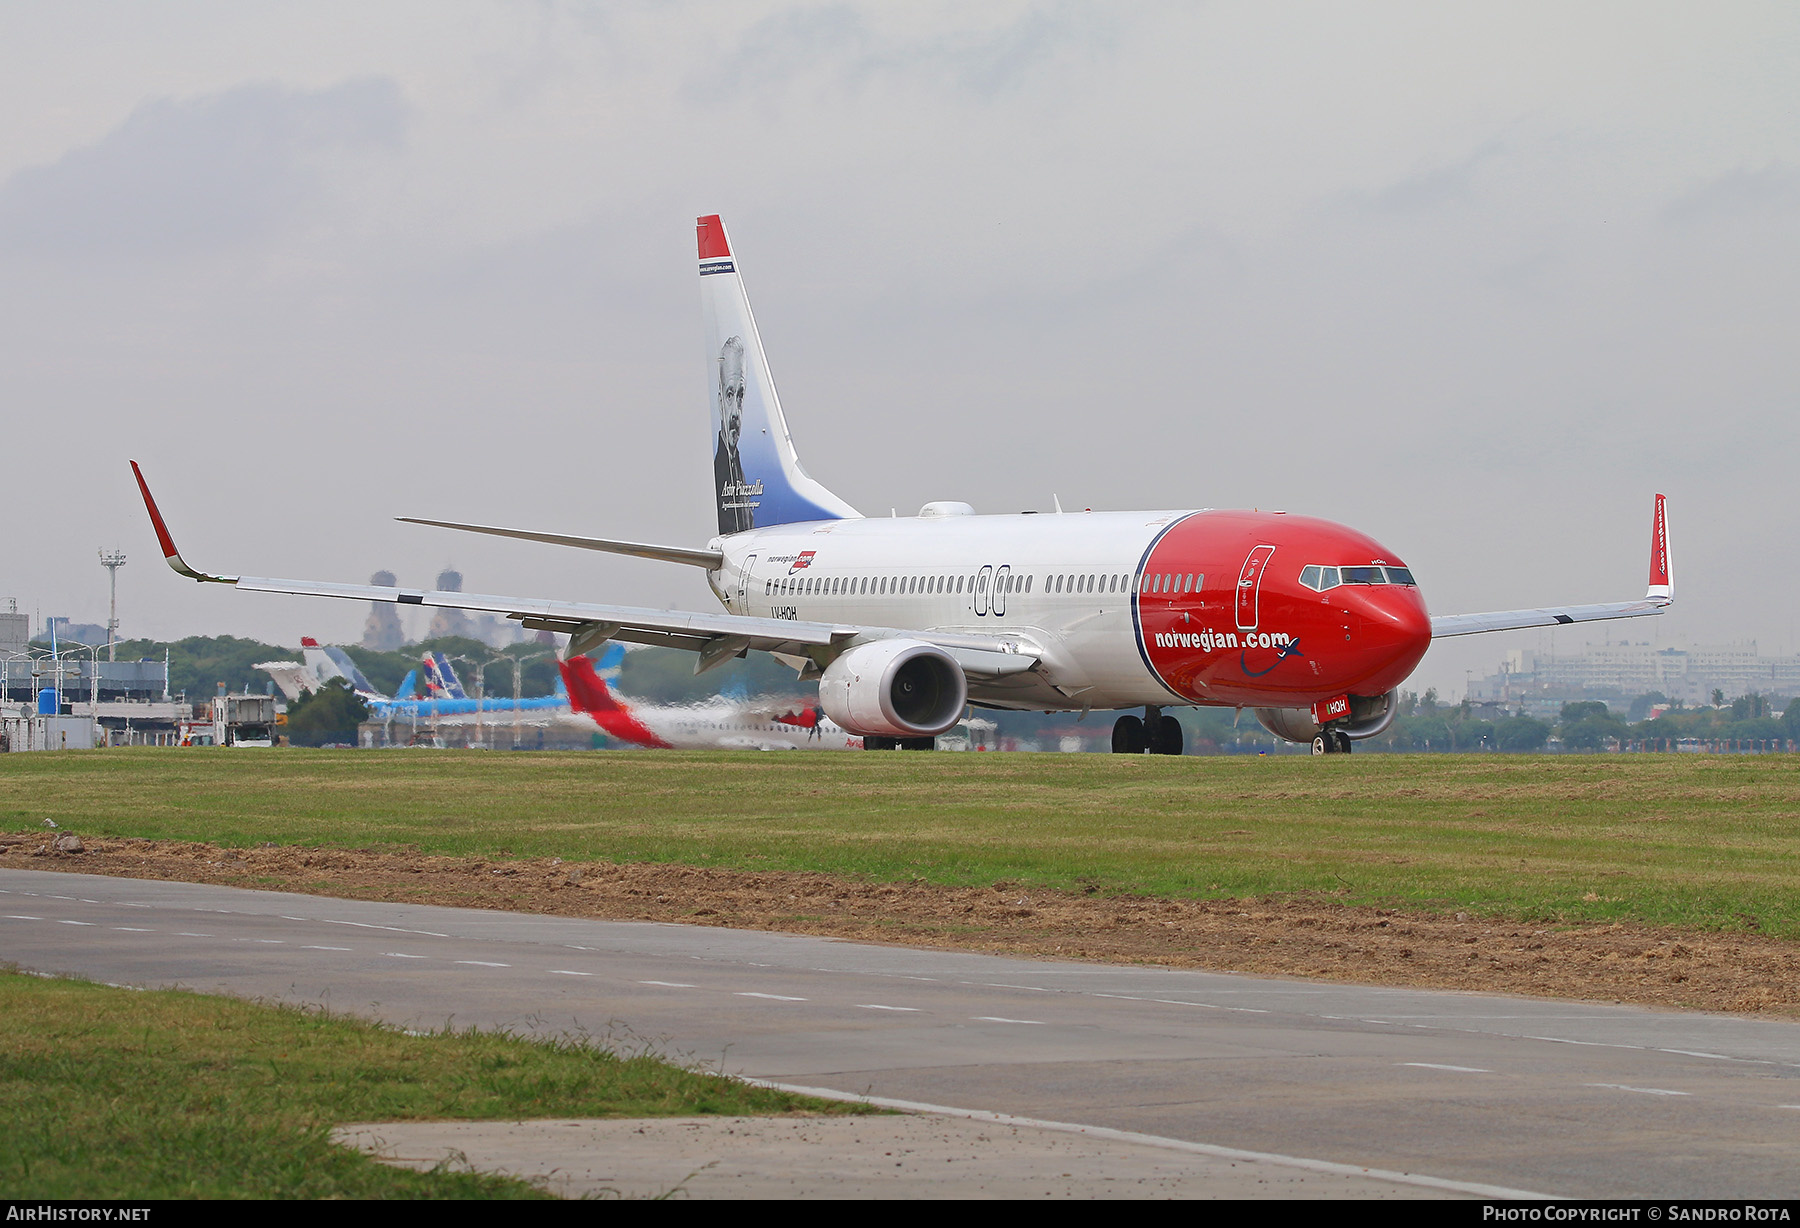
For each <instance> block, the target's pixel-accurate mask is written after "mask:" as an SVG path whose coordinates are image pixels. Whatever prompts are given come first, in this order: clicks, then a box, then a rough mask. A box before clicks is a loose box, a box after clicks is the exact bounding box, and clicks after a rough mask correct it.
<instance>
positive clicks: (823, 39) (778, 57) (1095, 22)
mask: <svg viewBox="0 0 1800 1228" xmlns="http://www.w3.org/2000/svg"><path fill="white" fill-rule="evenodd" d="M889 16H890V18H891V14H890V15H889ZM909 24H913V25H914V28H911V29H908V28H905V27H906V26H907V25H909ZM1114 27H1115V21H1114V19H1112V18H1111V17H1109V16H1106V15H1104V14H1102V15H1096V14H1093V13H1089V12H1086V11H1085V10H1082V9H1081V8H1079V7H1072V6H1069V5H1064V4H1054V3H1052V4H1031V5H1027V6H1025V7H1024V8H1023V9H1021V10H1019V11H1017V12H1016V13H1014V14H1013V15H1011V16H1010V17H1008V18H1007V19H1004V20H1002V21H1000V22H999V23H997V24H996V23H992V22H991V21H990V19H989V18H988V17H987V16H985V15H982V14H979V13H977V14H973V15H971V14H962V15H960V16H959V17H957V18H954V19H953V20H952V22H951V23H950V24H949V25H948V28H946V26H945V24H943V23H939V22H931V23H926V24H925V25H924V26H922V27H921V26H918V25H916V24H915V23H907V22H905V21H893V20H888V21H885V22H883V23H882V24H880V25H877V24H876V23H873V22H871V21H870V20H869V19H868V18H866V17H865V16H864V14H863V12H862V11H859V8H858V7H857V6H853V5H849V4H825V5H816V6H803V7H799V8H794V9H785V10H782V11H780V12H777V13H775V14H773V15H771V16H769V17H766V18H763V19H762V20H760V21H757V22H756V23H754V24H753V25H751V26H750V27H749V28H748V29H746V30H745V31H744V32H743V33H742V35H741V36H739V37H738V38H736V39H735V40H734V42H733V45H732V46H731V48H730V50H729V52H728V53H726V54H725V55H723V56H722V57H721V58H718V59H715V60H713V61H711V62H710V63H709V64H708V65H707V66H706V67H705V68H704V69H703V70H702V71H701V72H700V73H698V74H697V75H696V76H695V78H694V79H693V81H692V82H691V84H690V87H689V93H690V95H691V96H692V97H693V98H694V99H695V100H696V101H699V102H701V103H721V102H727V101H731V100H734V99H738V98H741V97H744V96H747V95H752V94H757V93H765V92H766V91H767V90H768V88H769V85H770V83H771V82H790V83H791V82H798V81H802V80H812V81H813V82H814V83H815V84H823V86H824V87H825V89H826V90H827V91H828V92H832V93H841V94H855V93H857V92H859V91H860V90H861V89H862V88H863V87H864V86H866V85H868V84H870V83H871V82H876V81H889V80H895V79H899V80H907V79H910V80H912V81H915V82H921V83H925V84H928V85H929V86H931V87H933V88H940V89H941V88H948V89H951V90H953V91H956V92H958V93H961V94H965V95H969V96H973V97H978V98H984V99H991V98H993V97H995V96H997V95H1000V94H1003V93H1005V92H1007V91H1009V90H1012V89H1015V88H1018V87H1020V86H1021V85H1023V84H1024V83H1025V82H1027V81H1030V80H1033V79H1035V78H1037V77H1039V76H1040V75H1042V74H1044V73H1045V72H1048V71H1051V70H1052V69H1053V67H1054V66H1055V65H1057V64H1058V63H1059V62H1062V61H1064V60H1066V59H1067V58H1069V57H1070V56H1072V55H1074V56H1090V55H1094V54H1098V53H1104V52H1107V51H1110V50H1111V49H1113V47H1114V46H1115V42H1116V38H1115V35H1116V31H1115V28H1114Z"/></svg>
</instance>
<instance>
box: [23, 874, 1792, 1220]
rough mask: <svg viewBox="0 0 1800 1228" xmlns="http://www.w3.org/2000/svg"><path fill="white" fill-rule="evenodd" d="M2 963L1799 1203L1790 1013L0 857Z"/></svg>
mask: <svg viewBox="0 0 1800 1228" xmlns="http://www.w3.org/2000/svg"><path fill="white" fill-rule="evenodd" d="M0 958H4V959H6V960H9V961H12V962H14V963H16V964H18V965H19V966H21V967H24V968H29V969H33V970H37V971H44V972H53V973H67V974H71V975H77V976H82V977H87V978H90V979H94V980H101V981H109V982H113V983H118V984H129V985H149V986H160V985H181V986H185V987H187V988H191V989H196V990H201V991H206V992H220V993H230V994H237V995H241V996H252V997H260V998H265V999H270V1000H281V1001H289V1002H305V1003H324V1004H327V1005H329V1006H330V1007H331V1008H332V1009H334V1010H339V1011H345V1012H354V1013H361V1014H368V1015H371V1016H375V1017H378V1018H382V1019H386V1020H388V1021H390V1022H394V1023H399V1024H405V1025H409V1026H416V1027H439V1026H442V1025H443V1024H445V1023H446V1022H447V1021H448V1022H453V1023H454V1024H456V1025H458V1026H483V1027H491V1026H498V1027H508V1028H512V1029H515V1030H518V1031H522V1032H569V1031H576V1032H581V1033H586V1034H589V1035H592V1036H595V1037H598V1038H606V1039H611V1040H612V1041H614V1042H623V1043H626V1044H630V1043H635V1042H639V1041H641V1042H648V1043H651V1044H653V1045H655V1046H656V1047H658V1048H659V1049H660V1050H662V1051H663V1052H665V1053H667V1054H669V1055H671V1056H673V1057H676V1058H682V1059H689V1060H694V1061H699V1062H704V1063H707V1064H711V1065H717V1066H722V1067H723V1068H724V1069H725V1070H727V1071H729V1072H731V1073H734V1074H741V1075H746V1076H749V1077H755V1078H761V1079H766V1080H770V1081H773V1082H778V1083H782V1084H785V1085H790V1086H800V1087H812V1088H822V1089H831V1090H833V1091H836V1092H840V1093H852V1094H857V1093H861V1094H870V1095H873V1096H876V1097H881V1098H886V1099H890V1100H900V1101H907V1102H914V1103H922V1104H930V1105H941V1106H949V1107H954V1108H958V1109H964V1110H977V1111H985V1112H997V1113H1004V1114H1014V1115H1018V1116H1020V1117H1025V1118H1031V1119H1039V1120H1047V1121H1054V1122H1060V1123H1076V1124H1080V1125H1085V1126H1092V1127H1099V1128H1102V1129H1106V1130H1112V1131H1121V1132H1129V1133H1132V1134H1136V1135H1143V1136H1150V1137H1151V1138H1153V1139H1166V1140H1173V1141H1174V1145H1176V1146H1183V1145H1185V1146H1186V1147H1188V1148H1190V1149H1192V1148H1195V1147H1197V1148H1199V1149H1201V1150H1202V1151H1205V1152H1206V1153H1207V1154H1217V1155H1227V1154H1230V1153H1233V1152H1237V1153H1241V1152H1254V1153H1261V1154H1263V1155H1265V1156H1267V1157H1268V1158H1269V1162H1277V1163H1279V1164H1281V1165H1283V1166H1285V1167H1288V1168H1293V1169H1296V1170H1299V1171H1317V1172H1338V1171H1342V1170H1341V1169H1340V1168H1339V1166H1351V1167H1352V1168H1373V1169H1380V1170H1385V1173H1386V1174H1388V1175H1400V1174H1408V1175H1410V1176H1409V1177H1408V1178H1406V1179H1405V1181H1404V1182H1403V1183H1408V1182H1421V1183H1422V1184H1423V1185H1424V1186H1426V1187H1430V1188H1441V1189H1447V1190H1456V1189H1462V1190H1464V1191H1465V1192H1486V1191H1487V1190H1490V1189H1496V1188H1498V1189H1510V1190H1516V1191H1521V1192H1537V1193H1544V1194H1553V1195H1565V1196H1576V1197H1686V1198H1697V1197H1717V1198H1726V1197H1734V1198H1738V1197H1742V1198H1748V1197H1755V1198H1779V1197H1793V1196H1794V1195H1795V1194H1796V1192H1797V1191H1800V1024H1795V1023H1788V1022H1783V1021H1774V1020H1759V1019H1754V1018H1742V1017H1733V1016H1720V1015H1704V1014H1687V1013H1674V1012H1657V1011H1650V1010H1644V1009H1640V1008H1635V1007H1622V1006H1600V1005H1588V1004H1580V1003H1568V1002H1542V1001H1533V1000H1527V999H1517V998H1500V997H1488V996H1482V995H1476V994H1461V993H1431V992H1424V991H1416V990H1400V989H1378V988H1367V987H1356V986H1343V985H1332V984H1324V983H1313V982H1302V981H1283V980H1270V979H1259V978H1254V977H1242V976H1231V975H1222V974H1209V973H1200V972H1189V971H1170V970H1160V969H1147V968H1133V967H1113V966H1107V965H1094V964H1075V963H1055V962H1048V961H1028V960H1016V959H1003V958H996V957H991V956H981V955H971V954H963V953H957V952H945V951H930V950H914V949H909V948H901V947H877V946H868V945H862V944H857V943H849V942H840V941H833V940H826V939H818V938H809V937H802V936H794V935H783V934H767V933H756V932H745V931H736V930H725V929H715V928H705V927H696V926H679V925H666V924H655V923H627V922H604V921H588V920H579V919H573V918H565V917H540V916H527V915H521V914H514V913H498V912H483V911H476V910H464V909H448V908H431V907H425V906H419V905H404V904H379V903H365V902H358V901H346V900H333V899H324V898H318V897H310V896H299V895H286V894H279V893H274V892H255V891H242V890H235V889H231V888H222V887H206V886H199V885H194V884H186V883H165V882H150V881H140V880H133V879H121V878H105V877H100V876H95V875H84V874H82V875H78V874H57V873H47V872H34V871H17V870H0Z"/></svg>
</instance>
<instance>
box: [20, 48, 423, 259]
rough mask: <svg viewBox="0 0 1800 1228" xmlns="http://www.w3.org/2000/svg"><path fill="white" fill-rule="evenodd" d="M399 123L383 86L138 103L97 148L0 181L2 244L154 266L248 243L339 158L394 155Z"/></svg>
mask: <svg viewBox="0 0 1800 1228" xmlns="http://www.w3.org/2000/svg"><path fill="white" fill-rule="evenodd" d="M405 115H406V108H405V104H404V103H403V101H402V99H401V97H400V92H399V90H398V88H397V87H396V86H395V84H394V83H393V82H392V81H390V80H386V79H364V80H357V81H348V82H345V83H343V84H341V85H337V86H333V87H331V88H329V89H324V90H318V91H310V92H309V91H301V90H291V89H287V88H284V87H282V86H277V85H245V86H240V87H238V88H235V89H231V90H227V91H224V92H222V93H217V94H210V95H206V96H203V97H199V98H188V99H171V98H165V99H158V100H156V101H152V102H147V103H145V104H144V105H142V106H140V107H139V108H138V109H137V110H135V111H134V112H132V114H131V115H130V117H129V118H127V119H126V120H125V122H124V123H122V124H120V125H119V126H118V127H117V128H115V129H114V130H113V131H112V132H110V133H108V134H107V135H106V136H104V137H102V138H101V139H100V140H99V141H98V142H97V143H95V144H93V145H89V146H87V147H85V148H81V149H76V150H73V151H71V152H70V153H68V154H65V155H64V156H63V157H62V158H60V159H58V160H57V161H55V162H52V163H50V164H48V165H45V166H35V167H29V168H27V169H25V170H22V171H19V172H18V173H17V174H15V175H13V176H12V177H11V178H10V179H9V180H8V181H7V182H6V183H5V184H4V185H3V186H0V246H5V247H8V248H12V249H15V250H20V249H23V250H26V251H30V252H33V253H35V254H37V255H40V256H47V257H52V258H73V259H81V258H83V257H99V258H104V259H119V258H126V259H155V258H165V257H180V256H187V255H191V254H193V253H196V252H200V251H206V250H214V249H218V248H221V247H229V246H237V245H242V244H245V243H249V242H253V241H255V240H257V239H260V238H263V237H265V236H266V235H268V234H269V233H270V232H272V231H274V230H276V229H278V228H280V227H281V226H282V225H283V224H284V223H286V222H287V221H288V220H289V219H290V218H292V217H293V216H294V215H296V214H297V213H300V212H302V211H303V210H304V209H305V208H306V206H307V205H308V204H309V203H310V202H311V201H313V200H315V199H316V198H317V196H318V195H319V193H320V192H321V190H323V187H324V180H325V179H326V175H325V174H324V173H323V172H324V171H325V169H326V167H327V166H328V165H329V164H330V163H331V162H332V161H333V160H334V159H337V158H340V157H342V156H343V155H345V154H357V153H366V152H370V151H376V152H381V151H390V150H393V149H396V148H397V147H398V146H399V145H400V143H401V140H402V133H403V129H404V123H405Z"/></svg>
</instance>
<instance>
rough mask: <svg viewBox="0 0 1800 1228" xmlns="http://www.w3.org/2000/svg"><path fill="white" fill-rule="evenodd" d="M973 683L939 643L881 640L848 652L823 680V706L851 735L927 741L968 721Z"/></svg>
mask: <svg viewBox="0 0 1800 1228" xmlns="http://www.w3.org/2000/svg"><path fill="white" fill-rule="evenodd" d="M968 702H969V680H968V679H967V678H965V677H964V676H963V671H962V666H960V665H958V664H957V663H956V660H955V658H953V657H952V656H951V655H950V654H949V653H947V652H945V651H944V650H943V649H942V648H939V647H937V646H936V645H935V644H927V643H924V642H923V641H920V640H904V639H894V640H876V641H875V642H874V643H873V644H862V645H860V646H858V647H856V648H852V649H850V651H848V652H846V653H844V654H843V655H842V656H840V657H838V659H837V660H835V661H833V662H832V663H831V664H830V665H828V666H826V667H825V673H824V676H823V677H821V678H820V679H819V706H820V707H821V708H823V709H825V715H827V716H829V717H830V718H831V719H832V720H834V721H836V722H837V723H838V724H839V725H842V726H843V727H844V728H845V729H847V730H849V731H850V732H851V733H860V734H864V735H875V736H878V737H890V738H924V737H933V736H936V735H937V734H940V733H943V732H944V731H945V730H946V729H949V728H950V727H951V726H952V725H954V724H956V722H957V721H958V720H960V719H961V718H962V713H963V708H964V706H965V705H967V704H968Z"/></svg>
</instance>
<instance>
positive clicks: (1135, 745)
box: [1112, 716, 1146, 755]
mask: <svg viewBox="0 0 1800 1228" xmlns="http://www.w3.org/2000/svg"><path fill="white" fill-rule="evenodd" d="M1145 740H1146V739H1145V737H1144V722H1143V721H1141V720H1139V719H1138V718H1137V717H1135V716H1121V717H1120V718H1119V719H1118V720H1116V721H1114V722H1113V739H1112V748H1113V754H1115V755H1141V754H1143V753H1144V743H1145Z"/></svg>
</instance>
